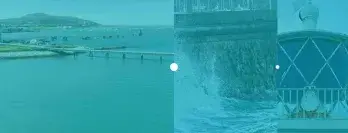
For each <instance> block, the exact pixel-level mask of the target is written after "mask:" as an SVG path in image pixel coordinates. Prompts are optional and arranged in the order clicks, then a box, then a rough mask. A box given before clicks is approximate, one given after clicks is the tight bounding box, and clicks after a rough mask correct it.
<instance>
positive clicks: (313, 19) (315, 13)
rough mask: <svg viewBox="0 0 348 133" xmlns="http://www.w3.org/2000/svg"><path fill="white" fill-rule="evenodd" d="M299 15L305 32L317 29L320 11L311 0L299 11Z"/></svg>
mask: <svg viewBox="0 0 348 133" xmlns="http://www.w3.org/2000/svg"><path fill="white" fill-rule="evenodd" d="M298 14H299V18H300V20H301V22H302V26H303V29H304V30H313V29H316V26H317V22H318V18H319V9H318V8H317V7H316V6H315V5H313V4H312V2H311V1H310V0H309V1H308V3H307V4H305V5H304V6H303V7H302V8H301V9H300V10H299V13H298Z"/></svg>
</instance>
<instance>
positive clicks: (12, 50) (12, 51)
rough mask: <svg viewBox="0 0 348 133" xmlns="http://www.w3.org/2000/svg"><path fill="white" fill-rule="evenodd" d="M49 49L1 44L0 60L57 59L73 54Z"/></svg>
mask: <svg viewBox="0 0 348 133" xmlns="http://www.w3.org/2000/svg"><path fill="white" fill-rule="evenodd" d="M49 48H50V47H42V46H35V45H24V44H2V45H0V60H1V59H24V58H39V57H57V56H67V55H73V54H74V53H71V54H68V53H65V54H62V53H59V52H56V51H50V50H48V49H49ZM75 48H78V47H74V48H68V49H75ZM68 49H67V50H68Z"/></svg>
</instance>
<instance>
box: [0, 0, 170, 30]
mask: <svg viewBox="0 0 348 133" xmlns="http://www.w3.org/2000/svg"><path fill="white" fill-rule="evenodd" d="M173 4H174V1H173V0H1V4H0V19H2V18H13V17H20V16H23V15H25V14H28V13H47V14H51V15H61V16H76V17H79V18H83V19H87V20H92V21H95V22H98V23H101V24H105V25H173V6H174V5H173Z"/></svg>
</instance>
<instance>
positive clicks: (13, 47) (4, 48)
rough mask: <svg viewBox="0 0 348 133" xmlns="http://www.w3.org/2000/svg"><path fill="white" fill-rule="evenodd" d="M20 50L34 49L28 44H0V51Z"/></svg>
mask: <svg viewBox="0 0 348 133" xmlns="http://www.w3.org/2000/svg"><path fill="white" fill-rule="evenodd" d="M20 51H32V49H31V48H30V47H26V46H16V45H0V52H20Z"/></svg>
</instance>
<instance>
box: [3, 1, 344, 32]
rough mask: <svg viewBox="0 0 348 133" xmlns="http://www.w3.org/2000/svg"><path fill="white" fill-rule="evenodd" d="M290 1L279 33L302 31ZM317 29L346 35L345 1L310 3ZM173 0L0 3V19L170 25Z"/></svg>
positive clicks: (281, 12) (281, 13) (283, 7)
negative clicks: (31, 16)
mask: <svg viewBox="0 0 348 133" xmlns="http://www.w3.org/2000/svg"><path fill="white" fill-rule="evenodd" d="M292 1H294V0H278V31H279V32H286V31H293V30H299V29H301V23H300V21H299V19H298V16H297V14H294V11H293V7H292ZM313 3H314V4H315V5H317V6H318V7H319V9H320V16H319V22H318V28H319V29H324V30H330V31H336V32H342V33H346V34H348V26H345V25H346V24H348V0H331V1H328V0H313ZM173 7H174V0H1V4H0V19H1V18H13V17H20V16H23V15H25V14H28V13H38V12H40V13H47V14H51V15H61V16H76V17H80V18H83V19H87V20H92V21H95V22H98V23H101V24H105V25H173V22H174V21H173V20H174V15H173V13H174V12H173Z"/></svg>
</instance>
